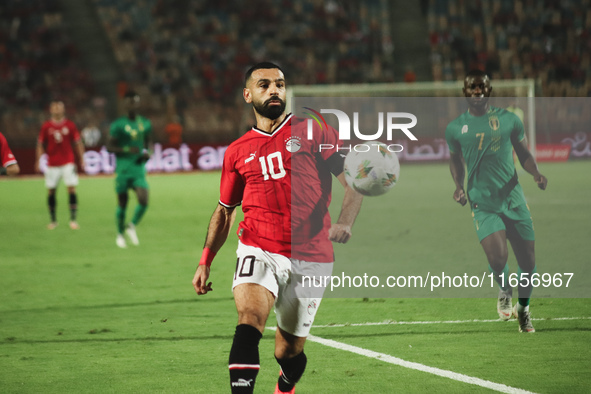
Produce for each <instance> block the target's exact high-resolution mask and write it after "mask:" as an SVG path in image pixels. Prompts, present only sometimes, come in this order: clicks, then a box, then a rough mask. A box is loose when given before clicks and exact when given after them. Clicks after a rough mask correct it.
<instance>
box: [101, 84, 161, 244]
mask: <svg viewBox="0 0 591 394" xmlns="http://www.w3.org/2000/svg"><path fill="white" fill-rule="evenodd" d="M124 103H125V108H126V111H127V116H122V117H120V118H119V119H117V120H115V121H114V122H113V123H112V124H111V130H110V132H109V134H110V137H109V141H108V143H107V149H108V151H109V152H112V153H114V154H115V156H116V157H117V166H116V168H115V173H116V174H117V177H116V178H115V191H116V192H117V199H118V206H117V213H116V218H117V239H116V244H117V246H119V247H120V248H126V247H127V243H126V241H125V237H124V236H123V233H124V232H125V233H126V234H127V236H128V237H129V239H130V241H131V243H132V244H134V245H139V239H138V237H137V233H136V231H135V226H137V224H138V223H139V222H140V220H141V219H142V217H143V216H144V213H146V210H147V209H148V182H147V181H146V161H148V159H149V158H150V150H151V145H152V124H151V123H150V121H149V120H148V119H146V118H144V117H143V116H140V115H139V114H137V110H138V108H139V103H140V97H139V95H138V94H137V93H135V92H133V91H129V92H127V93H126V94H125V97H124ZM129 189H133V190H134V191H135V194H136V196H137V199H138V205H137V206H136V208H135V212H134V214H133V217H132V219H131V222H130V223H129V224H128V225H127V226H126V225H125V216H126V215H125V214H126V210H127V202H128V199H129V196H128V190H129Z"/></svg>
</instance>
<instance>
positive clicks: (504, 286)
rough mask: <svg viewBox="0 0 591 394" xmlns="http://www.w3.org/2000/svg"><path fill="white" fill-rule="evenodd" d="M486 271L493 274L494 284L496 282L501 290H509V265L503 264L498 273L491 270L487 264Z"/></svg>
mask: <svg viewBox="0 0 591 394" xmlns="http://www.w3.org/2000/svg"><path fill="white" fill-rule="evenodd" d="M488 271H489V272H492V273H493V274H494V277H495V282H497V284H498V285H499V288H500V289H501V290H503V291H507V290H508V289H509V264H507V263H505V267H504V268H503V270H502V271H498V272H497V271H495V270H493V269H492V267H491V266H490V264H489V265H488ZM501 274H502V275H503V278H501Z"/></svg>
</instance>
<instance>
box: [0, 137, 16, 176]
mask: <svg viewBox="0 0 591 394" xmlns="http://www.w3.org/2000/svg"><path fill="white" fill-rule="evenodd" d="M20 171H21V169H20V167H19V166H18V163H17V162H16V158H15V157H14V155H13V154H12V151H11V150H10V147H9V146H8V142H7V141H6V137H4V135H3V134H2V133H0V175H9V176H14V175H17V174H18V173H19V172H20Z"/></svg>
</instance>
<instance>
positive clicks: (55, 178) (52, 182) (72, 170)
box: [45, 163, 78, 189]
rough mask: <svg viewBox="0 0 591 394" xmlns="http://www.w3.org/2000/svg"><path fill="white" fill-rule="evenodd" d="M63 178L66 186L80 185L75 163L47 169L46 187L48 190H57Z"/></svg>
mask: <svg viewBox="0 0 591 394" xmlns="http://www.w3.org/2000/svg"><path fill="white" fill-rule="evenodd" d="M62 178H63V179H64V183H65V185H66V186H77V185H78V173H77V172H76V166H75V165H74V163H68V164H65V165H63V166H59V167H47V169H46V170H45V187H46V188H48V189H55V188H57V185H58V184H59V182H60V179H62Z"/></svg>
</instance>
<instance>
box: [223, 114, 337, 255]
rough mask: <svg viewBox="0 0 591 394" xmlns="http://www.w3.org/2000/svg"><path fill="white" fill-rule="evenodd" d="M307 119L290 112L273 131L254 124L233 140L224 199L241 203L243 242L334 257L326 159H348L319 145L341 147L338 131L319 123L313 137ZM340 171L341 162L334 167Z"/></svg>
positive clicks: (227, 202) (225, 170) (230, 204)
mask: <svg viewBox="0 0 591 394" xmlns="http://www.w3.org/2000/svg"><path fill="white" fill-rule="evenodd" d="M306 120H307V119H299V118H296V117H294V116H292V115H291V114H290V115H287V116H286V118H285V119H284V121H283V122H282V123H281V124H280V125H279V126H278V127H277V128H276V129H275V131H274V132H273V133H272V134H269V133H265V132H264V131H262V130H259V129H257V128H256V127H253V128H252V129H251V130H249V131H248V132H247V133H246V134H245V135H243V136H242V137H240V138H239V139H238V140H236V141H234V142H233V143H232V144H231V145H230V146H229V147H228V149H227V150H226V153H225V155H224V163H223V167H222V180H221V185H220V204H222V205H224V206H226V207H234V206H237V205H240V204H241V203H242V210H243V212H244V220H243V221H242V222H241V223H240V225H239V226H238V237H239V238H240V240H241V241H242V242H243V243H244V244H246V245H250V246H256V247H259V248H261V249H263V250H265V251H268V252H272V253H279V254H282V255H284V256H287V257H294V258H297V259H301V260H305V261H311V262H332V261H334V253H333V248H332V243H331V242H330V241H329V239H328V230H329V228H330V225H331V219H330V215H329V212H328V206H329V205H330V195H331V189H332V175H331V169H330V167H331V166H329V164H328V163H327V160H328V159H329V158H331V156H333V155H335V154H336V155H337V156H338V157H339V158H340V159H339V160H340V163H341V164H342V161H343V159H342V158H341V155H339V154H338V153H336V152H335V150H334V149H322V150H320V149H319V146H320V144H325V145H324V146H329V145H332V146H333V147H336V146H337V139H338V133H337V131H336V130H334V129H333V128H330V127H329V128H328V130H321V129H320V127H318V126H317V125H316V124H314V128H313V139H311V140H308V138H307V123H306ZM335 157H336V156H335ZM337 161H338V160H337ZM338 167H339V165H337V168H338ZM341 171H342V165H341V166H340V169H337V170H336V171H334V170H333V172H336V173H337V174H338V173H340V172H341Z"/></svg>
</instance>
